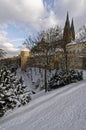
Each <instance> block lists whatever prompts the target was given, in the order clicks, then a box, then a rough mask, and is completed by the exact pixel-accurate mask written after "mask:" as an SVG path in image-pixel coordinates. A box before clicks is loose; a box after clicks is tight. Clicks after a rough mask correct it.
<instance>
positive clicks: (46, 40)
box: [24, 26, 62, 92]
mask: <svg viewBox="0 0 86 130" xmlns="http://www.w3.org/2000/svg"><path fill="white" fill-rule="evenodd" d="M61 39H62V32H61V29H60V27H58V26H56V27H54V28H50V29H48V30H46V31H41V32H40V33H38V35H37V37H36V38H35V37H33V38H32V37H31V36H29V37H28V38H27V39H26V40H25V42H24V44H26V46H27V47H29V48H30V49H31V53H32V55H33V56H34V58H35V59H36V60H37V62H38V63H39V65H40V66H42V67H43V68H44V69H45V74H44V84H45V85H44V86H45V92H47V91H48V86H47V70H48V69H49V68H51V65H50V57H51V55H54V54H55V50H56V48H57V47H60V44H59V42H58V41H60V40H61ZM37 57H38V58H37ZM40 61H41V62H40Z"/></svg>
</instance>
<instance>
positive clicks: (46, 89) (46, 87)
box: [44, 68, 48, 92]
mask: <svg viewBox="0 0 86 130" xmlns="http://www.w3.org/2000/svg"><path fill="white" fill-rule="evenodd" d="M44 78H45V80H44V82H45V92H47V91H48V86H47V70H46V68H45V77H44Z"/></svg>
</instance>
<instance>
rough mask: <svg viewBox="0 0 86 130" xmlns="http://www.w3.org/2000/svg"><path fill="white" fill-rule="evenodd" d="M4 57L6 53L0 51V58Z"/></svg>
mask: <svg viewBox="0 0 86 130" xmlns="http://www.w3.org/2000/svg"><path fill="white" fill-rule="evenodd" d="M5 55H6V52H5V51H4V50H3V49H0V58H3V57H4V56H5Z"/></svg>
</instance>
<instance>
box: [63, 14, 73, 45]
mask: <svg viewBox="0 0 86 130" xmlns="http://www.w3.org/2000/svg"><path fill="white" fill-rule="evenodd" d="M63 40H64V43H65V44H67V43H69V42H71V29H70V21H69V14H68V12H67V17H66V22H65V26H64V32H63Z"/></svg>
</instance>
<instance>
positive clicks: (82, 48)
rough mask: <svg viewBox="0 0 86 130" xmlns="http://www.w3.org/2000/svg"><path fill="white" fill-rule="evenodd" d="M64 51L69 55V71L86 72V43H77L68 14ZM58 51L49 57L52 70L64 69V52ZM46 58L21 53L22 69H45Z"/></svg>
mask: <svg viewBox="0 0 86 130" xmlns="http://www.w3.org/2000/svg"><path fill="white" fill-rule="evenodd" d="M62 44H63V47H64V48H65V49H64V50H65V51H66V53H67V60H68V62H67V64H68V68H69V69H85V70H86V41H84V42H79V41H78V42H77V41H76V39H75V28H74V22H73V19H72V22H71V24H70V20H69V15H68V13H67V17H66V22H65V26H64V30H63V39H62ZM57 50H58V51H56V52H55V53H52V55H49V64H50V67H51V68H52V69H54V68H57V69H59V68H62V67H64V51H63V50H61V49H59V48H57ZM44 61H45V56H44V55H41V56H40V57H39V56H38V55H35V56H33V55H30V52H28V51H26V50H23V51H21V69H22V70H25V69H26V67H27V65H28V66H32V67H44V66H43V62H44Z"/></svg>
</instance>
